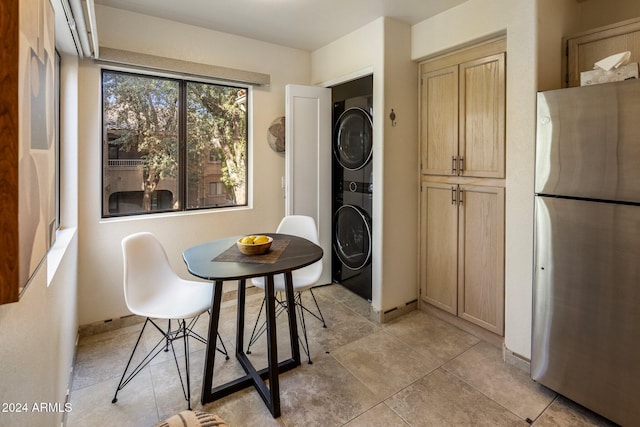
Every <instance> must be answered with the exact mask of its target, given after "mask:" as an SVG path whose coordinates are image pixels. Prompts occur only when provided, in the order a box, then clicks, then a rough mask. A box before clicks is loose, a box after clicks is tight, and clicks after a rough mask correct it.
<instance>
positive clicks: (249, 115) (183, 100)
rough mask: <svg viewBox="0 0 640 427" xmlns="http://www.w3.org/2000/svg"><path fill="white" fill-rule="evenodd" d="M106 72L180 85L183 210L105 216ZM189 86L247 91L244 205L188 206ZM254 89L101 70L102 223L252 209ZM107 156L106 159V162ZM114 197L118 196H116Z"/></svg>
mask: <svg viewBox="0 0 640 427" xmlns="http://www.w3.org/2000/svg"><path fill="white" fill-rule="evenodd" d="M105 73H119V74H125V75H132V76H139V77H146V78H157V79H168V80H174V81H177V82H178V86H179V95H178V96H179V102H180V106H179V108H178V122H179V124H178V132H177V133H178V135H177V138H178V159H177V163H178V172H177V174H176V181H177V183H176V191H178V193H179V195H178V203H179V205H180V208H178V209H162V210H154V211H151V212H127V213H116V214H105V203H106V204H107V208H108V204H109V200H106V199H105V192H104V190H105V160H106V161H108V155H109V153H108V150H105V147H104V144H105V143H107V144H108V142H107V141H106V138H107V135H106V132H105V130H106V129H105V108H104V83H103V82H104V74H105ZM189 83H203V84H211V85H216V86H223V87H226V88H236V89H242V90H245V92H246V101H245V106H246V112H245V114H246V116H245V120H246V123H245V140H246V153H245V171H244V180H245V200H244V203H239V204H234V205H225V206H205V207H187V198H188V194H187V173H188V171H187V162H188V157H187V156H188V146H187V133H188V129H187V86H188V84H189ZM252 101H253V86H252V85H250V84H245V83H242V82H235V81H226V80H217V79H212V78H204V77H198V76H192V75H182V74H175V73H171V72H164V71H161V70H152V71H149V70H146V69H138V68H135V67H134V68H130V67H119V66H113V65H111V66H102V67H100V110H101V112H100V116H101V123H100V133H101V141H100V144H101V150H100V151H101V163H100V198H101V202H100V217H101V219H102V220H111V219H120V220H122V219H126V218H130V217H132V218H133V217H140V216H149V215H152V216H156V215H166V214H170V215H184V214H190V213H194V212H206V211H221V210H236V209H246V208H247V207H250V205H251V203H250V200H251V199H252V196H251V194H252V193H251V188H252V182H251V177H252V173H251V165H252V157H251V156H252V151H253V150H252V148H253V138H252V135H253V129H252V127H253V102H252ZM105 156H107V158H106V159H105ZM208 161H209V157H208V156H207V157H206V158H205V162H208ZM113 194H115V193H113Z"/></svg>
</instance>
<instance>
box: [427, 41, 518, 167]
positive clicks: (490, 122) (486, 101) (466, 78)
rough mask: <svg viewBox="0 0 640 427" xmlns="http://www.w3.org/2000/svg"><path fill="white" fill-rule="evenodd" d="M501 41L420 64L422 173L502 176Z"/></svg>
mask: <svg viewBox="0 0 640 427" xmlns="http://www.w3.org/2000/svg"><path fill="white" fill-rule="evenodd" d="M505 47H506V46H505V45H504V40H503V39H501V40H497V41H493V42H490V43H487V44H484V45H481V46H480V47H476V48H473V49H469V50H464V51H462V52H458V53H456V54H455V55H448V56H445V57H439V58H437V59H434V60H428V61H425V62H423V63H421V66H420V67H421V68H420V71H421V79H420V80H421V85H422V87H421V92H420V114H421V127H420V143H421V170H422V173H423V174H424V175H446V176H469V177H480V178H504V176H505V157H504V156H505V53H504V49H505Z"/></svg>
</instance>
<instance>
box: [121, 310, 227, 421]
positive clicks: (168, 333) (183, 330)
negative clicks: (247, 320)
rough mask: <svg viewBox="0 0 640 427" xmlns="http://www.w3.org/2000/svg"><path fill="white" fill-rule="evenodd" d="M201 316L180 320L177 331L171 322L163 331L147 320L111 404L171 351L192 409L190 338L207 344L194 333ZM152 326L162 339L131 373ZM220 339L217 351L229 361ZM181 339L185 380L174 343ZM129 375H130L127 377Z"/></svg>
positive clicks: (150, 320) (189, 407) (189, 406)
mask: <svg viewBox="0 0 640 427" xmlns="http://www.w3.org/2000/svg"><path fill="white" fill-rule="evenodd" d="M198 318H199V316H196V317H194V318H192V319H191V320H190V321H189V322H188V323H187V320H185V319H179V320H178V328H177V329H176V330H172V329H171V320H169V321H168V326H167V329H166V330H164V329H162V328H161V327H160V326H159V325H158V324H157V323H156V322H154V321H153V320H152V319H151V318H148V317H147V318H146V320H145V322H144V325H143V326H142V330H141V331H140V334H139V335H138V339H137V340H136V344H135V345H134V347H133V350H132V352H131V356H129V360H128V361H127V365H126V367H125V369H124V372H123V373H122V377H121V378H120V382H119V383H118V387H117V388H116V392H115V394H114V396H113V400H112V401H111V403H116V402H117V401H118V392H119V391H120V390H122V389H123V388H124V387H125V386H126V385H127V384H129V382H131V380H133V378H134V377H135V376H136V375H138V374H139V373H140V372H141V371H142V370H143V369H144V368H146V367H147V365H148V364H149V363H150V362H151V361H152V360H153V359H154V358H155V357H156V356H157V355H158V354H160V353H161V352H163V351H164V352H168V351H169V349H171V352H172V354H173V359H174V361H175V364H176V369H177V371H178V377H179V379H180V385H181V387H182V394H183V396H184V398H185V400H186V401H187V407H188V409H191V375H190V372H189V371H190V369H189V364H190V357H189V338H194V339H196V340H198V341H200V342H202V343H204V344H206V343H207V341H206V339H204V338H203V337H202V336H200V335H199V334H197V333H196V332H194V331H193V327H194V326H195V323H196V322H197V321H198ZM148 324H151V325H152V326H154V327H155V328H156V329H157V330H158V331H159V332H160V333H161V334H162V338H161V339H160V340H159V341H158V342H157V343H156V345H155V346H154V347H153V348H152V349H151V350H150V351H149V352H148V353H147V355H146V356H145V357H144V359H142V361H141V362H140V363H139V364H138V365H137V366H136V367H135V368H134V369H132V370H131V371H129V368H130V366H131V362H132V361H133V357H134V356H135V353H136V350H137V349H138V346H139V345H140V341H141V340H142V335H143V334H144V331H145V329H146V328H147V325H148ZM218 338H219V339H220V344H221V345H222V349H220V348H216V350H217V351H219V352H220V353H222V354H224V355H225V357H226V358H227V359H228V358H229V356H228V354H227V349H226V347H225V345H224V342H223V341H222V338H221V337H220V335H219V334H218ZM177 339H181V340H183V345H184V355H185V366H184V368H185V378H184V379H183V375H182V372H181V370H180V365H179V364H178V355H177V354H176V351H175V347H174V345H173V341H175V340H177ZM127 373H128V375H127Z"/></svg>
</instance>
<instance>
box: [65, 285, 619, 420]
mask: <svg viewBox="0 0 640 427" xmlns="http://www.w3.org/2000/svg"><path fill="white" fill-rule="evenodd" d="M315 294H316V296H317V298H318V301H319V303H320V306H321V309H322V311H323V314H324V316H325V319H326V320H327V326H328V327H327V328H326V329H325V328H322V326H321V324H320V322H318V321H316V320H315V319H310V318H309V317H307V318H306V319H307V326H308V334H309V339H310V346H311V356H312V361H313V364H308V363H307V360H306V358H305V356H304V354H303V363H302V366H300V367H298V368H296V369H293V370H291V371H289V372H286V373H284V374H282V375H281V377H280V378H281V380H280V392H281V406H282V416H281V417H280V418H278V419H273V418H272V417H271V414H270V413H269V411H268V410H267V408H266V406H265V405H264V404H263V402H262V400H261V399H260V397H259V396H258V394H257V392H256V391H255V390H254V389H253V388H248V389H246V390H243V391H240V392H237V393H235V394H233V395H231V396H228V397H225V398H224V399H221V400H219V401H216V402H213V403H210V404H207V405H205V406H204V407H202V405H201V404H200V384H201V380H202V370H203V364H204V346H203V345H202V344H201V343H198V342H193V343H192V344H191V348H190V355H191V367H192V369H191V372H192V377H193V382H192V399H191V400H192V408H193V409H195V410H204V411H208V412H214V413H217V414H218V415H220V416H221V417H222V418H224V419H225V420H226V422H227V423H229V424H230V425H231V426H261V427H262V426H271V425H273V426H348V427H360V426H363V427H365V426H366V427H371V426H423V425H428V426H446V425H469V426H476V425H484V426H527V425H530V424H532V425H534V426H537V427H547V426H609V425H613V424H611V423H609V422H608V421H606V420H605V419H603V418H601V417H599V416H597V415H595V414H593V413H591V412H590V411H588V410H586V409H584V408H582V407H580V406H578V405H576V404H574V403H572V402H570V401H568V400H567V399H564V398H562V397H561V396H557V395H556V394H555V393H553V392H551V391H550V390H548V389H545V388H544V387H542V386H540V385H537V384H535V383H534V382H532V381H531V380H530V378H529V376H528V374H527V373H526V372H524V371H522V370H520V369H518V368H515V367H514V366H511V365H508V364H505V363H504V362H503V361H502V352H501V349H500V348H497V347H495V346H493V345H491V344H488V343H486V342H484V341H481V340H480V339H478V338H476V337H475V336H473V335H470V334H468V333H466V332H464V331H462V330H460V329H458V328H456V327H454V326H451V325H450V324H448V323H445V322H443V321H442V320H439V319H437V318H435V317H433V316H430V315H428V314H426V313H424V312H422V311H414V312H411V313H409V314H407V315H404V316H402V317H400V318H398V319H396V320H394V321H392V322H389V323H386V324H383V325H378V324H376V323H374V322H371V321H370V320H368V317H367V315H368V305H367V303H366V301H364V300H362V299H361V298H359V297H357V296H356V295H354V294H352V293H351V292H349V291H347V290H346V289H345V288H343V287H341V286H339V285H331V286H324V287H321V288H317V289H316V290H315ZM307 298H309V297H308V293H307ZM261 300H262V294H261V293H260V294H258V293H255V294H254V295H252V296H249V297H248V299H247V326H246V327H245V329H247V333H250V332H251V327H252V325H253V323H252V322H253V320H254V319H255V315H256V314H257V312H258V309H259V307H260V303H261ZM306 303H307V304H308V303H311V300H310V298H309V299H306ZM235 315H236V310H235V301H234V300H233V299H231V300H230V301H227V302H225V303H223V308H222V312H221V320H220V325H221V326H220V328H221V335H222V337H223V340H224V342H225V344H226V346H227V348H228V349H229V350H230V352H231V353H230V354H232V352H233V341H234V337H235ZM278 322H279V325H282V326H281V327H279V330H278V332H279V334H278V340H279V343H281V344H279V352H281V354H282V357H283V358H285V357H287V351H286V350H287V349H288V347H287V345H288V342H287V341H288V340H287V338H288V337H287V335H288V333H287V330H286V317H285V316H281V317H279V320H278ZM207 326H208V318H206V316H205V318H202V319H200V322H199V323H198V326H197V328H198V329H199V330H200V331H201V333H203V334H204V333H205V331H206V329H207ZM140 327H141V324H135V325H131V326H126V327H123V328H120V329H117V330H113V331H109V332H103V333H98V334H93V335H89V336H81V338H80V341H79V344H78V353H77V357H76V365H75V368H74V375H73V385H72V391H71V396H70V401H71V404H72V407H73V410H72V411H71V412H70V413H69V414H68V416H67V419H66V425H67V426H68V427H75V426H82V427H86V426H102V425H109V426H114V425H117V426H119V427H125V426H134V427H141V426H153V425H154V424H155V423H157V422H158V421H159V420H164V419H166V418H168V417H169V416H171V415H173V414H175V413H177V412H179V411H181V410H183V409H186V406H187V405H186V401H185V400H184V398H183V396H182V390H181V388H180V383H179V380H178V376H177V373H176V368H175V362H174V361H173V358H172V357H171V356H170V353H169V354H164V353H163V354H161V355H159V356H158V358H157V359H156V360H154V361H153V362H152V363H151V364H150V365H149V366H147V367H146V368H145V369H144V370H143V371H142V372H141V373H140V374H139V375H138V376H137V377H136V378H135V379H134V380H133V381H132V382H131V383H130V384H128V385H127V386H126V387H125V388H124V389H123V390H122V391H120V392H119V394H118V402H117V403H115V404H112V403H111V400H112V398H113V394H114V392H115V388H116V385H117V383H118V381H119V379H120V376H121V374H122V369H123V368H124V366H125V363H126V360H127V358H128V356H129V354H130V351H131V349H132V348H133V344H134V343H135V340H136V338H137V334H138V332H139V330H140ZM144 343H145V345H146V346H149V345H151V346H153V341H152V339H149V338H148V337H147V338H145V340H144ZM265 350H266V345H264V341H262V342H260V341H259V342H258V343H257V344H256V345H255V346H254V347H253V348H252V355H251V358H252V360H253V361H254V364H255V365H256V366H257V367H258V368H260V367H263V366H266V362H263V361H262V358H263V357H264V352H265ZM181 358H182V357H181ZM241 374H243V371H242V369H241V368H240V367H239V365H238V364H237V363H236V362H235V360H234V358H233V357H232V358H231V359H230V360H228V361H225V360H224V358H222V357H217V358H216V367H215V374H214V383H215V384H221V383H223V382H227V381H229V380H230V379H232V378H234V377H235V376H239V375H241ZM215 384H214V385H215Z"/></svg>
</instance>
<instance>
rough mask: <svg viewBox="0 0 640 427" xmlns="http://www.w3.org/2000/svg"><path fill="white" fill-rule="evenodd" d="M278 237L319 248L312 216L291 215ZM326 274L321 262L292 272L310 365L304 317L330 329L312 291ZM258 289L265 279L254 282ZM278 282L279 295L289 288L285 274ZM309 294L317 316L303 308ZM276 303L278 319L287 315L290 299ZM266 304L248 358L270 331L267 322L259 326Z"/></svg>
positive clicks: (275, 277) (280, 228) (281, 223)
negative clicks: (289, 237) (297, 239)
mask: <svg viewBox="0 0 640 427" xmlns="http://www.w3.org/2000/svg"><path fill="white" fill-rule="evenodd" d="M276 232H277V233H282V234H290V235H293V236H298V237H302V238H305V239H307V240H309V241H311V242H313V243H315V244H318V242H319V240H318V229H317V228H316V222H315V221H314V219H313V218H312V217H310V216H305V215H289V216H286V217H284V218H283V219H282V221H281V222H280V225H278V229H277V230H276ZM321 274H322V260H320V261H317V262H315V263H313V264H311V265H308V266H306V267H303V268H300V269H297V270H294V271H293V272H292V274H291V275H292V278H293V292H294V296H295V304H296V313H297V315H298V319H299V323H300V327H301V328H302V335H303V337H304V342H303V341H302V339H301V338H299V339H300V342H301V344H302V348H303V350H304V352H305V353H306V355H307V358H308V359H309V363H310V364H311V363H313V362H311V356H310V354H309V340H308V338H307V327H306V323H305V319H304V313H305V312H307V313H308V314H310V315H312V316H313V317H315V318H316V319H318V320H319V321H321V322H322V326H323V327H325V328H326V327H327V324H326V322H325V321H324V317H323V316H322V312H321V311H320V306H319V305H318V301H317V300H316V297H315V295H314V294H313V290H312V288H313V287H314V286H316V285H317V284H318V283H317V282H318V280H319V279H320V275H321ZM251 281H252V283H253V285H254V286H256V287H258V288H261V289H264V287H265V279H264V277H258V278H254V279H251ZM273 282H274V290H275V291H276V292H277V293H281V294H282V293H284V292H285V284H284V274H278V275H276V276H274V278H273ZM306 290H308V291H309V293H310V294H311V297H312V298H313V302H314V303H315V306H316V309H317V313H314V312H313V311H311V310H309V309H308V308H307V307H305V306H304V305H303V304H302V292H304V291H306ZM276 302H277V303H278V309H277V310H276V316H278V315H280V314H281V313H282V312H283V311H285V310H286V299H285V298H276ZM264 305H265V300H264V299H263V300H262V306H261V307H260V312H259V313H258V317H257V318H256V323H255V325H254V326H253V331H252V333H251V338H250V339H249V344H248V346H247V354H251V346H252V345H253V344H255V343H256V341H257V340H258V338H260V336H262V334H264V333H265V331H266V322H263V323H262V326H260V327H259V328H258V323H259V321H260V316H261V315H262V312H263V310H264Z"/></svg>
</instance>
